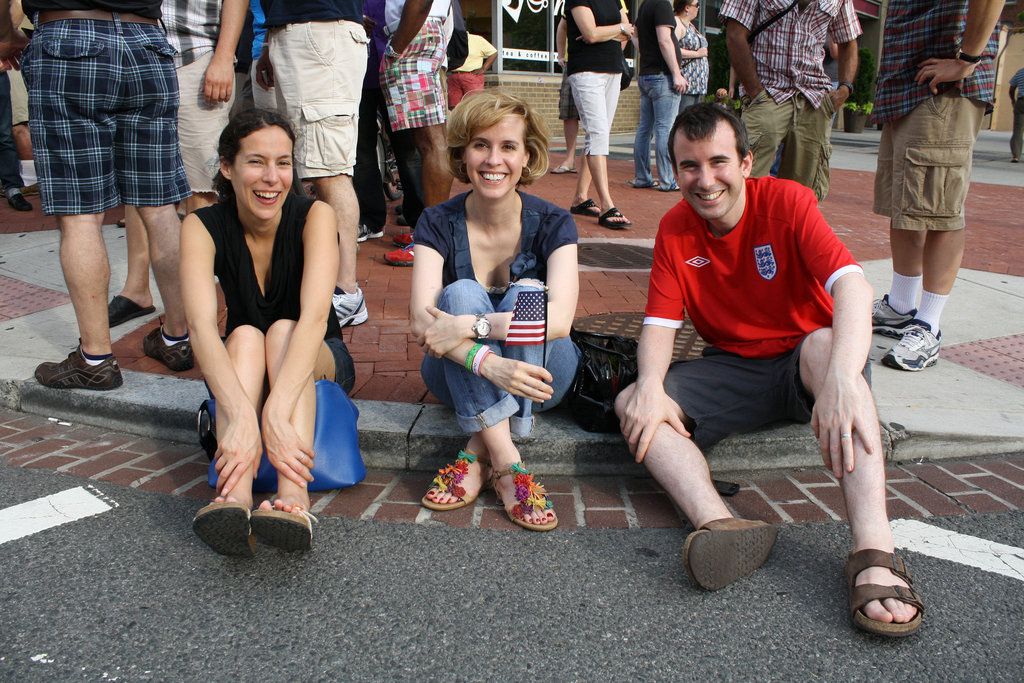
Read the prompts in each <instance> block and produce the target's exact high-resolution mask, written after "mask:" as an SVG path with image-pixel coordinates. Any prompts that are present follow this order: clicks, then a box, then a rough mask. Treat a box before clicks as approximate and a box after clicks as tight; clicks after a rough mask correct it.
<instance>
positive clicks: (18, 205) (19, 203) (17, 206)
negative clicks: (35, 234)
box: [7, 192, 32, 211]
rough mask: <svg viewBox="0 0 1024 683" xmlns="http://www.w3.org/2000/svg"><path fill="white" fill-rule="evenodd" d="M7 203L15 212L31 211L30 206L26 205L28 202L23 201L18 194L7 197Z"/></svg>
mask: <svg viewBox="0 0 1024 683" xmlns="http://www.w3.org/2000/svg"><path fill="white" fill-rule="evenodd" d="M7 203H8V204H10V205H11V207H12V208H13V209H14V210H15V211H31V210H32V205H31V204H29V203H28V200H27V199H25V198H24V197H23V196H22V195H21V193H20V192H19V193H17V194H12V195H11V196H10V197H8V198H7Z"/></svg>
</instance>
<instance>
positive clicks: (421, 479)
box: [0, 410, 1024, 529]
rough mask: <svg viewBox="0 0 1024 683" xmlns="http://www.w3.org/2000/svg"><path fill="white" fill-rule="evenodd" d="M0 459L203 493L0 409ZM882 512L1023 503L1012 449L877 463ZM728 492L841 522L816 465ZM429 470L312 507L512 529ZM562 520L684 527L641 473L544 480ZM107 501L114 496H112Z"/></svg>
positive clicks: (148, 461)
mask: <svg viewBox="0 0 1024 683" xmlns="http://www.w3.org/2000/svg"><path fill="white" fill-rule="evenodd" d="M0 456H2V457H3V460H4V462H5V463H7V464H9V465H12V466H17V467H28V468H36V469H46V470H54V471H58V472H63V473H65V474H70V475H74V476H76V477H81V478H83V479H89V480H92V481H97V482H107V483H111V484H117V485H119V486H128V487H131V488H138V489H144V490H147V491H158V492H160V493H168V494H172V495H177V496H184V497H187V498H194V499H195V500H196V501H197V507H198V502H199V501H206V500H209V499H210V498H211V497H212V489H210V487H209V486H208V485H207V483H206V469H207V464H208V461H207V458H206V455H205V453H203V452H202V451H200V450H198V449H197V448H196V447H194V446H186V445H182V444H174V443H169V442H163V441H158V440H154V439H149V438H142V437H138V436H133V435H129V434H119V433H116V432H108V431H105V430H102V429H98V428H95V427H88V426H81V425H74V424H68V423H60V422H56V421H55V420H53V419H47V418H45V417H42V416H38V415H31V414H26V413H17V412H14V411H10V410H0ZM886 474H887V481H888V483H887V489H888V506H889V516H890V517H891V518H893V519H896V518H927V517H933V516H949V515H965V514H971V513H984V512H1003V511H1007V510H1020V509H1022V508H1024V457H1022V456H1016V457H1009V458H1002V459H999V460H990V459H984V460H970V461H967V460H965V461H942V462H941V463H929V462H921V463H916V464H905V465H898V466H890V467H889V468H887V470H886ZM729 478H730V479H731V480H732V481H736V482H739V483H740V484H741V487H742V488H741V489H740V492H739V493H738V494H736V495H735V496H733V497H731V498H726V499H725V500H726V503H727V504H728V505H729V507H730V508H731V509H732V511H733V512H734V513H735V514H737V515H739V516H742V517H752V518H756V519H763V520H765V521H768V522H772V523H776V524H789V523H799V522H815V521H827V520H840V519H844V514H843V501H842V493H841V491H840V488H839V486H838V484H837V482H836V480H835V479H834V478H833V477H832V475H831V474H830V473H828V472H825V471H823V470H821V469H809V470H795V471H790V472H762V473H757V474H756V475H752V476H751V475H743V474H736V475H731V476H729ZM429 480H430V476H429V475H428V474H426V473H423V472H390V471H383V470H377V471H371V472H370V473H369V475H368V476H367V478H366V480H365V481H363V482H362V483H360V484H357V485H356V486H353V487H351V488H348V489H342V490H335V491H328V492H325V493H316V494H313V496H312V500H311V502H312V510H313V512H314V513H316V514H318V515H323V516H327V517H332V516H333V517H348V518H353V519H364V520H377V521H388V522H412V523H417V524H445V525H447V526H453V527H464V528H465V527H472V528H481V529H513V528H514V527H513V525H512V523H511V522H509V521H508V519H507V518H506V517H505V515H504V514H503V513H502V510H501V508H500V507H499V506H498V504H497V500H496V498H495V496H494V494H493V493H490V492H489V493H487V494H485V495H483V496H481V497H480V498H479V499H478V500H477V502H476V504H475V505H472V506H469V507H466V508H463V509H462V510H456V511H452V512H446V513H435V512H431V511H429V510H427V509H426V508H423V507H422V506H421V505H420V498H421V497H422V496H423V493H424V492H425V491H426V488H427V485H428V482H429ZM543 483H544V485H545V486H546V487H547V489H548V491H549V493H550V494H551V498H552V501H553V502H554V504H555V509H556V511H557V512H558V514H559V522H560V525H561V526H562V527H563V528H566V529H576V528H579V529H625V528H630V529H635V528H643V529H650V528H657V527H684V526H687V523H686V522H685V520H684V518H683V517H682V516H681V515H680V514H679V512H678V510H676V508H675V507H674V506H673V505H672V503H671V501H670V500H669V498H668V496H667V495H666V494H665V493H664V492H663V491H662V490H661V489H660V488H659V487H658V485H657V484H656V483H655V482H654V481H653V480H652V479H650V478H647V477H544V478H543ZM113 495H114V497H115V498H116V494H113Z"/></svg>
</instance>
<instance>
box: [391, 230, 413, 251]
mask: <svg viewBox="0 0 1024 683" xmlns="http://www.w3.org/2000/svg"><path fill="white" fill-rule="evenodd" d="M412 242H413V238H412V233H411V232H403V233H402V234H400V235H393V236H392V237H391V243H392V244H394V245H395V246H396V247H399V248H401V249H404V248H405V247H407V246H409V245H410V244H412Z"/></svg>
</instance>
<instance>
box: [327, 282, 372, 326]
mask: <svg viewBox="0 0 1024 683" xmlns="http://www.w3.org/2000/svg"><path fill="white" fill-rule="evenodd" d="M331 303H332V304H334V314H335V315H337V316H338V324H339V325H341V326H342V327H345V326H346V325H362V324H363V323H365V322H366V321H367V320H368V319H369V317H370V314H369V313H367V312H366V299H364V298H363V290H361V289H359V288H358V287H356V293H355V294H348V293H347V292H342V293H341V294H335V295H334V296H333V297H332V298H331Z"/></svg>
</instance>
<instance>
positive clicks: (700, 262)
mask: <svg viewBox="0 0 1024 683" xmlns="http://www.w3.org/2000/svg"><path fill="white" fill-rule="evenodd" d="M709 263H711V259H709V258H705V257H703V256H694V257H693V258H692V259H690V260H689V261H687V262H686V265H688V266H693V267H694V268H702V267H704V266H706V265H707V264H709Z"/></svg>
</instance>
